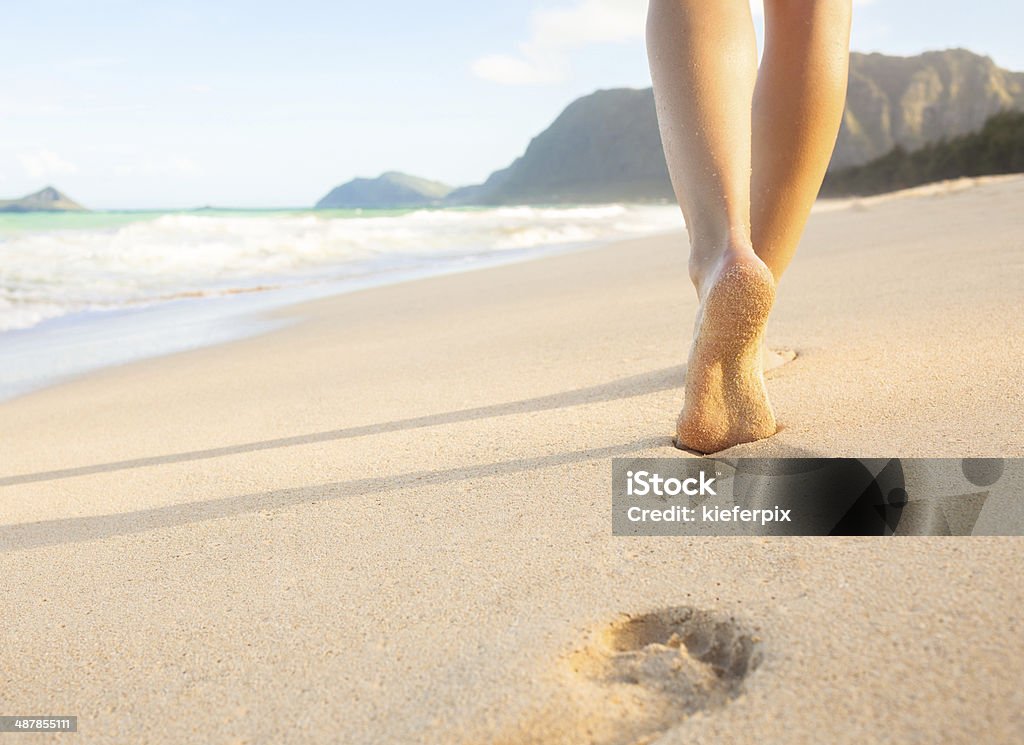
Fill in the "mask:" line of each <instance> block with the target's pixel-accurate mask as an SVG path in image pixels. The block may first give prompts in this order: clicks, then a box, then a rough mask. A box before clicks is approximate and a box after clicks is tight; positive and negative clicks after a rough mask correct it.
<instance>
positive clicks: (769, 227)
mask: <svg viewBox="0 0 1024 745" xmlns="http://www.w3.org/2000/svg"><path fill="white" fill-rule="evenodd" d="M764 10H765V50H764V56H763V57H762V59H761V70H760V72H759V73H758V76H757V87H756V88H755V92H754V118H753V166H754V167H753V183H752V187H751V190H752V197H751V199H752V201H751V236H752V238H753V243H754V250H755V251H757V255H758V256H760V257H761V260H762V261H764V263H765V264H767V265H768V268H769V269H771V270H772V274H774V275H775V279H776V280H778V279H779V278H781V277H782V273H783V272H784V271H785V270H786V267H787V266H789V262H790V261H791V260H792V258H793V254H794V253H795V252H796V248H797V244H798V243H799V242H800V236H801V234H802V233H803V230H804V225H805V224H806V222H807V216H808V215H809V214H810V212H811V206H812V205H813V204H814V200H815V199H816V198H817V196H818V189H820V188H821V181H822V179H823V178H824V176H825V169H826V168H827V167H828V162H829V159H830V158H831V157H832V150H833V148H834V147H835V143H836V135H837V134H838V132H839V124H840V122H841V120H842V116H843V106H844V104H845V101H846V79H847V68H848V66H849V59H850V54H849V48H850V0H765V3H764Z"/></svg>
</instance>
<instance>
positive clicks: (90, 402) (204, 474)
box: [0, 178, 1024, 744]
mask: <svg viewBox="0 0 1024 745" xmlns="http://www.w3.org/2000/svg"><path fill="white" fill-rule="evenodd" d="M1022 204H1024V179H1021V178H1003V179H991V180H987V181H984V182H981V183H979V184H973V183H966V184H960V185H958V186H957V187H956V188H949V189H947V188H931V189H928V190H922V191H919V192H918V193H916V194H912V195H909V196H908V195H901V196H899V197H891V198H879V199H872V200H862V201H857V202H854V203H852V204H849V205H847V206H845V207H844V208H838V207H833V208H827V209H823V210H822V211H820V212H819V213H818V214H816V215H815V216H814V217H813V218H812V221H811V225H810V227H809V230H808V233H807V235H806V238H805V240H804V243H803V245H802V248H801V252H800V253H799V255H798V256H797V259H796V261H795V262H794V263H793V265H792V267H791V269H790V271H789V273H788V274H787V275H786V277H785V278H784V279H783V282H782V284H781V286H780V288H779V300H778V304H777V306H776V308H775V311H774V312H773V314H772V318H771V321H770V324H769V332H768V341H769V344H770V345H771V346H773V347H774V348H777V349H792V350H796V352H797V353H798V356H797V358H796V359H795V360H794V361H792V362H790V363H788V364H786V365H785V366H783V367H780V368H778V369H776V370H773V371H772V372H770V373H769V374H768V376H767V386H768V392H769V394H770V396H771V398H772V402H773V404H774V407H775V410H776V412H777V415H778V419H779V423H780V426H781V428H782V429H781V431H780V433H779V434H777V435H775V436H774V437H772V438H770V439H768V440H765V441H762V442H758V443H754V444H749V445H743V446H739V447H736V448H733V449H732V450H730V451H728V455H730V456H745V455H765V456H768V455H808V454H810V455H844V456H875V457H885V456H948V457H963V456H1024V431H1022V429H1024V425H1022V422H1024V400H1022V396H1021V380H1022V379H1024V313H1022V312H1021V308H1022V306H1024V210H1022V209H1021V205H1022ZM685 259H686V246H685V236H684V234H683V233H682V232H680V233H678V234H673V235H667V236H663V237H658V238H652V239H645V240H639V241H632V242H627V243H622V244H617V245H613V246H608V247H604V248H600V249H595V250H591V251H587V252H581V253H576V254H569V255H563V256H558V257H553V258H547V259H543V260H538V261H534V262H529V263H523V264H517V265H511V266H505V267H501V268H496V269H488V270H483V271H479V272H474V273H467V274H462V275H453V276H447V277H440V278H434V279H427V280H421V281H416V282H411V283H408V284H404V285H397V286H392V287H385V288H379V289H374V290H369V291H366V292H360V293H355V294H351V295H346V296H340V297H337V298H332V299H328V300H323V301H318V302H315V303H311V304H308V305H305V306H302V307H298V308H295V309H292V310H290V311H288V313H287V314H286V315H287V316H288V317H289V318H290V319H291V320H292V321H293V323H292V324H291V325H290V326H288V327H287V328H284V329H282V330H279V331H275V332H273V333H270V334H267V335H265V336H262V337H258V338H253V339H247V340H243V341H238V342H233V343H230V344H225V345H223V346H219V347H214V348H210V349H204V350H198V351H194V352H189V353H185V354H179V355H175V356H172V357H166V358H162V359H153V360H148V361H144V362H141V363H137V364H132V365H130V366H126V367H123V368H119V369H111V370H106V371H103V372H100V373H97V374H93V375H89V376H87V377H85V378H82V379H80V380H76V381H73V382H69V383H66V384H64V385H60V386H58V387H55V388H52V389H49V390H45V391H41V392H38V393H35V394H31V395H28V396H24V397H22V398H19V399H16V400H13V401H10V402H7V403H5V404H0V443H2V450H0V456H2V460H0V505H2V507H0V589H2V591H3V598H4V603H3V610H2V615H0V631H2V640H3V643H2V644H0V714H7V715H10V714H37V715H38V714H42V715H60V714H74V715H77V716H78V717H79V734H78V735H63V736H58V737H48V736H43V735H35V736H28V739H31V740H32V741H33V742H36V741H40V742H42V741H51V740H56V739H59V740H60V741H61V742H63V741H65V740H67V741H68V742H71V741H72V740H73V741H74V742H82V743H93V742H99V743H191V742H225V743H235V742H238V743H241V742H249V743H285V742H287V743H291V742H294V743H312V742H345V743H386V742H387V743H416V742H423V743H464V742H465V743H486V742H502V743H510V744H514V743H525V742H564V743H585V742H595V743H601V744H610V743H633V742H654V741H657V742H659V743H679V744H682V743H706V742H721V743H789V742H792V743H858V744H860V743H874V742H899V743H915V742H920V743H939V742H943V743H980V742H985V743H1011V742H1020V741H1021V737H1022V732H1024V715H1022V713H1021V712H1024V686H1022V685H1021V673H1020V670H1021V664H1022V660H1024V611H1022V608H1024V582H1022V581H1021V566H1022V564H1024V562H1022V554H1024V551H1022V549H1024V545H1022V543H1021V540H1019V539H1015V538H905V539H867V538H865V539H832V540H826V539H813V538H805V539H782V538H777V539H761V538H734V539H721V538H720V539H714V538H704V539H688V538H677V539H671V538H614V537H612V536H611V535H610V532H611V509H610V477H611V458H612V457H614V456H620V455H623V456H624V455H630V456H639V455H650V456H678V457H687V456H686V454H685V453H682V452H681V451H678V450H675V449H674V448H673V447H672V443H671V440H672V435H673V434H674V428H675V418H676V414H677V413H678V411H679V408H680V406H681V403H682V401H681V398H682V385H683V377H684V369H683V365H682V363H683V361H684V360H685V357H686V351H687V345H688V342H689V338H690V331H691V329H692V323H693V317H694V312H695V309H696V299H695V297H694V293H693V291H692V289H691V287H690V286H689V284H688V281H687V279H686V271H685ZM0 737H2V736H0ZM659 738H660V739H659ZM28 739H26V742H27V741H28Z"/></svg>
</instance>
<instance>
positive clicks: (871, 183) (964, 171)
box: [821, 111, 1024, 196]
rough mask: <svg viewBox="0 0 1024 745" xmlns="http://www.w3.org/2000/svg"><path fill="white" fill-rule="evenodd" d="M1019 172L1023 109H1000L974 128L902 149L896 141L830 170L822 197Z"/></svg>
mask: <svg viewBox="0 0 1024 745" xmlns="http://www.w3.org/2000/svg"><path fill="white" fill-rule="evenodd" d="M1022 172H1024V113H1022V112H1019V111H1004V112H1002V113H999V114H996V115H995V116H993V117H991V118H989V120H988V121H987V122H985V126H984V127H982V129H981V131H980V132H972V133H971V134H966V135H960V136H959V137H953V138H951V139H949V140H942V141H940V142H933V143H930V144H928V145H925V146H924V147H921V148H918V149H917V150H913V151H908V150H906V149H904V148H902V147H900V146H899V145H897V146H896V147H895V148H893V149H892V150H891V151H889V153H887V154H886V155H883V156H882V157H881V158H876V159H875V160H872V161H869V162H868V163H865V164H864V165H860V166H852V167H850V168H843V169H840V170H837V171H832V172H831V173H829V174H828V176H827V177H826V178H825V184H824V185H823V186H822V190H821V193H822V194H823V195H825V196H854V195H857V196H861V195H867V194H880V193H882V192H887V191H895V190H897V189H907V188H909V187H911V186H918V185H920V184H927V183H931V182H933V181H943V180H946V179H954V178H960V177H963V176H989V175H996V174H1003V173H1022Z"/></svg>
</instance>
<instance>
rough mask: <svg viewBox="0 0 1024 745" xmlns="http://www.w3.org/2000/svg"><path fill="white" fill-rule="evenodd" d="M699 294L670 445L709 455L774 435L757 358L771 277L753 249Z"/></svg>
mask: <svg viewBox="0 0 1024 745" xmlns="http://www.w3.org/2000/svg"><path fill="white" fill-rule="evenodd" d="M700 289H701V292H700V294H701V296H702V297H701V304H700V310H699V311H698V316H697V318H698V321H697V327H696V329H697V330H696V334H695V336H694V340H693V345H692V346H691V347H690V359H689V362H688V364H687V368H686V399H685V401H684V402H683V411H682V413H681V414H680V415H679V421H678V423H677V425H676V444H677V445H678V446H679V447H686V448H690V449H692V450H696V451H698V452H701V453H714V452H718V451H719V450H725V449H726V448H728V447H732V446H733V445H738V444H740V443H742V442H752V441H754V440H760V439H762V438H765V437H769V436H771V435H773V434H775V429H776V425H775V414H774V413H773V412H772V407H771V404H770V403H769V401H768V394H767V392H766V391H765V387H764V371H763V364H764V360H763V358H762V355H763V351H762V347H763V343H764V330H765V325H766V324H767V322H768V314H769V313H771V309H772V305H773V304H774V302H775V279H774V278H773V277H772V273H771V271H770V270H769V269H768V267H766V266H765V265H764V263H763V262H762V261H761V260H760V259H758V258H757V256H756V255H754V253H753V252H752V251H749V250H748V251H735V252H728V253H726V254H725V255H724V256H723V257H722V260H721V262H720V263H719V265H718V266H717V267H715V269H714V270H713V271H712V272H711V273H710V276H709V277H708V279H707V280H705V281H704V282H703V283H702V286H701V288H700Z"/></svg>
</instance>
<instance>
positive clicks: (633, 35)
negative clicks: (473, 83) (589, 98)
mask: <svg viewBox="0 0 1024 745" xmlns="http://www.w3.org/2000/svg"><path fill="white" fill-rule="evenodd" d="M646 15H647V3H646V2H642V0H577V2H576V3H575V4H574V5H571V6H566V7H562V8H549V9H545V10H537V11H535V12H534V13H533V15H532V16H531V18H530V38H529V39H528V40H527V41H525V42H522V43H521V44H519V45H518V53H517V54H492V55H488V56H485V57H481V58H479V59H477V60H476V61H474V62H473V64H472V70H473V73H474V74H475V75H476V76H477V77H480V78H483V79H485V80H493V81H494V82H496V83H504V84H506V85H529V84H538V83H557V82H559V81H561V80H565V78H566V77H567V76H568V72H569V54H570V53H571V52H572V51H573V50H576V49H579V48H580V47H584V46H588V45H590V44H602V43H621V42H626V41H632V40H634V39H640V38H643V35H644V18H645V17H646Z"/></svg>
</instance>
